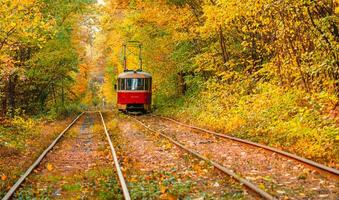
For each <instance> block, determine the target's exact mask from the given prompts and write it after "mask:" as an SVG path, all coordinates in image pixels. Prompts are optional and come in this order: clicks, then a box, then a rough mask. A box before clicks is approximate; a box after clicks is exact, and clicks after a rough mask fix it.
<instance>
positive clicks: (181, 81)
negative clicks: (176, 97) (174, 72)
mask: <svg viewBox="0 0 339 200" xmlns="http://www.w3.org/2000/svg"><path fill="white" fill-rule="evenodd" d="M178 75H179V88H180V90H179V92H180V95H182V96H183V95H185V93H186V89H187V87H186V83H185V73H183V72H179V73H178Z"/></svg>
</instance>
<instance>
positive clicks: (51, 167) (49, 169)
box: [46, 163, 53, 171]
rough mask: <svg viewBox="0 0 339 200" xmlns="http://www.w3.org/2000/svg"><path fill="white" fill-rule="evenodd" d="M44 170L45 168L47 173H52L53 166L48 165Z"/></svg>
mask: <svg viewBox="0 0 339 200" xmlns="http://www.w3.org/2000/svg"><path fill="white" fill-rule="evenodd" d="M46 168H47V170H48V171H52V170H53V165H52V164H50V163H48V164H47V166H46Z"/></svg>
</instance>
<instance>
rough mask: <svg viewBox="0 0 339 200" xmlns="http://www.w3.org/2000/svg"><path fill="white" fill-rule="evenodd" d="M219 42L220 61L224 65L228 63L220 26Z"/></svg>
mask: <svg viewBox="0 0 339 200" xmlns="http://www.w3.org/2000/svg"><path fill="white" fill-rule="evenodd" d="M219 42H220V48H221V54H222V60H223V62H224V63H226V62H227V61H228V54H227V49H226V44H225V37H224V34H223V31H222V28H221V26H219Z"/></svg>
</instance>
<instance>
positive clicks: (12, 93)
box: [8, 75, 17, 117]
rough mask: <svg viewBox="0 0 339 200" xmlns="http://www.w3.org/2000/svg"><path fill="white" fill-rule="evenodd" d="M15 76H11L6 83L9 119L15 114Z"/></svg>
mask: <svg viewBox="0 0 339 200" xmlns="http://www.w3.org/2000/svg"><path fill="white" fill-rule="evenodd" d="M16 80H17V76H16V75H11V76H10V77H9V81H8V99H9V107H10V112H11V117H14V113H15V84H16Z"/></svg>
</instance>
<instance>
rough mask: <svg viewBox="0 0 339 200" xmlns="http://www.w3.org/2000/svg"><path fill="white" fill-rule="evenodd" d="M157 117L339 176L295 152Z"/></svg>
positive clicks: (326, 167)
mask: <svg viewBox="0 0 339 200" xmlns="http://www.w3.org/2000/svg"><path fill="white" fill-rule="evenodd" d="M157 117H159V118H161V119H165V120H169V121H172V122H174V123H176V124H179V125H181V126H185V127H188V128H191V129H195V130H199V131H203V132H206V133H209V134H212V135H215V136H217V137H220V138H225V139H229V140H234V141H237V142H241V143H243V144H248V145H252V146H255V147H259V148H262V149H265V150H268V151H271V152H274V153H277V154H280V155H283V156H286V157H288V158H290V159H294V160H296V161H299V162H301V163H304V164H306V165H308V166H311V167H313V168H314V169H317V170H319V171H322V172H327V173H330V174H333V175H335V176H339V170H337V169H334V168H331V167H328V166H325V165H323V164H320V163H317V162H314V161H312V160H309V159H306V158H303V157H300V156H297V155H295V154H291V153H288V152H286V151H282V150H279V149H277V148H273V147H269V146H266V145H263V144H259V143H255V142H251V141H248V140H244V139H240V138H236V137H232V136H229V135H225V134H221V133H217V132H214V131H210V130H207V129H203V128H200V127H196V126H192V125H188V124H184V123H181V122H179V121H177V120H174V119H172V118H169V117H162V116H157Z"/></svg>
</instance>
